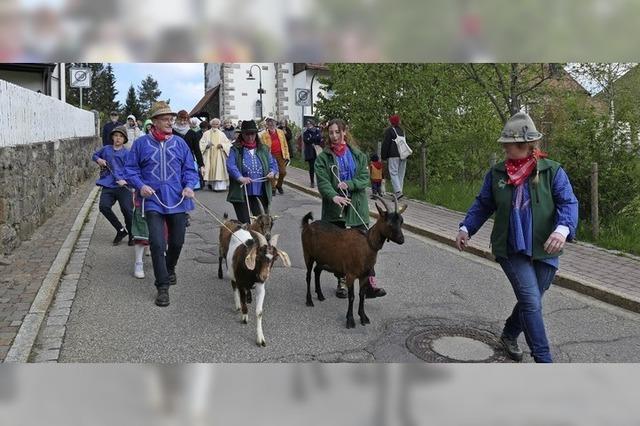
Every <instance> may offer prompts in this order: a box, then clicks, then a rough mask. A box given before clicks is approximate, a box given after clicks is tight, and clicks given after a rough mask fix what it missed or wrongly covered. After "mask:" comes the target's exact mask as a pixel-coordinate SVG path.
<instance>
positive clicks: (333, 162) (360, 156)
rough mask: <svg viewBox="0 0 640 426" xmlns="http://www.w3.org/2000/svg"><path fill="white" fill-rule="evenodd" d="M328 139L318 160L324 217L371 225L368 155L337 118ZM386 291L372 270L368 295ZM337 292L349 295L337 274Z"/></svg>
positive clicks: (352, 225) (350, 224)
mask: <svg viewBox="0 0 640 426" xmlns="http://www.w3.org/2000/svg"><path fill="white" fill-rule="evenodd" d="M327 131H328V134H329V137H328V143H326V144H325V148H324V150H323V151H322V152H321V153H320V154H319V155H318V157H317V159H316V163H315V169H316V170H315V171H316V181H317V183H318V191H319V192H320V195H321V196H322V217H321V218H320V220H323V221H326V222H331V223H333V224H335V225H337V226H339V227H341V228H347V227H349V228H361V229H366V228H367V226H368V225H369V202H368V198H367V193H366V188H367V187H368V186H369V163H368V159H367V156H366V155H365V154H364V153H363V152H362V151H360V150H359V149H358V148H356V147H355V146H354V144H353V143H351V144H349V143H347V140H346V137H345V136H346V124H345V123H344V121H342V120H339V119H335V120H331V121H330V122H329V124H328V125H327ZM386 294H387V293H386V292H385V290H384V289H383V288H379V287H376V282H375V271H374V270H371V273H370V274H369V287H367V292H366V296H367V297H368V298H373V297H382V296H384V295H386ZM336 296H337V297H339V298H341V299H344V298H346V297H347V288H346V281H345V278H344V277H338V288H337V290H336Z"/></svg>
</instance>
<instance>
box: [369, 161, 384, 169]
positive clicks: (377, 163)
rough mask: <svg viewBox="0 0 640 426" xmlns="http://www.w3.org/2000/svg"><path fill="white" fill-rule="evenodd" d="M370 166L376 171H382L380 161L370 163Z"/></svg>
mask: <svg viewBox="0 0 640 426" xmlns="http://www.w3.org/2000/svg"><path fill="white" fill-rule="evenodd" d="M371 165H372V166H373V167H375V168H376V169H378V170H382V161H372V162H371Z"/></svg>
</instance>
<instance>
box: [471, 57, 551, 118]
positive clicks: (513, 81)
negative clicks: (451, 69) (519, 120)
mask: <svg viewBox="0 0 640 426" xmlns="http://www.w3.org/2000/svg"><path fill="white" fill-rule="evenodd" d="M461 69H462V71H463V72H464V73H465V74H466V76H467V77H468V78H469V79H470V80H471V81H474V82H475V83H476V84H477V85H478V86H479V87H480V88H481V89H482V91H483V92H484V93H485V95H486V96H487V98H488V99H489V100H490V101H491V103H492V104H493V106H494V107H495V109H496V112H497V113H498V115H499V116H500V119H501V120H502V123H506V122H507V120H508V119H509V117H511V116H512V115H513V114H515V113H517V112H518V111H520V109H521V108H522V106H523V105H524V104H525V103H527V101H530V100H532V99H534V98H536V96H537V93H536V89H538V88H539V87H540V86H541V85H542V83H544V82H545V81H547V80H549V79H550V78H552V77H553V76H554V74H555V73H557V72H558V71H559V70H560V66H559V65H557V64H540V63H538V64H519V63H509V64H497V63H494V64H472V63H471V64H464V65H463V66H462V68H461Z"/></svg>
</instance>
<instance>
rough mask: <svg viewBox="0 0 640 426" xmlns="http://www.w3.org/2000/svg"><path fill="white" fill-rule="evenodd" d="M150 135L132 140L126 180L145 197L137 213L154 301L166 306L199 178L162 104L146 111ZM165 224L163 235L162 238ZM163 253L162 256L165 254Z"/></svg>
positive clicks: (172, 119) (169, 114)
mask: <svg viewBox="0 0 640 426" xmlns="http://www.w3.org/2000/svg"><path fill="white" fill-rule="evenodd" d="M149 115H150V118H151V121H152V123H153V124H152V126H151V128H150V130H149V133H148V134H147V135H145V136H143V137H140V138H139V139H137V140H136V141H135V142H134V144H133V147H132V148H131V152H130V155H129V158H128V160H127V165H126V170H127V181H128V182H129V183H130V184H131V185H132V186H133V187H134V188H135V189H136V190H137V191H139V193H140V195H141V196H142V197H143V198H144V200H143V203H142V214H143V215H144V216H145V219H146V221H147V225H148V227H149V243H150V246H151V260H152V263H153V273H154V275H155V285H156V287H157V290H158V295H157V297H156V300H155V303H156V305H158V306H168V305H169V286H170V285H175V284H176V283H177V276H176V269H175V268H176V265H177V263H178V258H179V257H180V252H181V250H182V245H183V244H184V235H185V228H186V219H187V218H186V215H187V212H188V211H190V210H193V200H192V198H193V196H194V192H193V188H194V187H195V186H196V185H197V183H198V180H199V177H198V172H197V171H196V168H195V165H194V159H193V155H192V154H191V150H190V149H189V147H188V146H187V143H186V142H185V141H184V139H182V138H181V137H179V136H176V135H174V134H173V131H172V127H171V126H172V124H173V121H174V118H175V116H176V115H177V114H176V113H174V112H172V111H171V107H170V106H169V105H168V104H167V103H166V102H162V101H161V102H156V103H155V104H153V106H152V107H151V111H150V113H149ZM165 223H166V226H167V229H168V237H167V238H165V233H164V227H165ZM165 249H166V254H165Z"/></svg>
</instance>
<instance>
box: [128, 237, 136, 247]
mask: <svg viewBox="0 0 640 426" xmlns="http://www.w3.org/2000/svg"><path fill="white" fill-rule="evenodd" d="M133 244H134V242H133V238H131V236H129V242H128V243H127V245H128V246H133Z"/></svg>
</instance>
